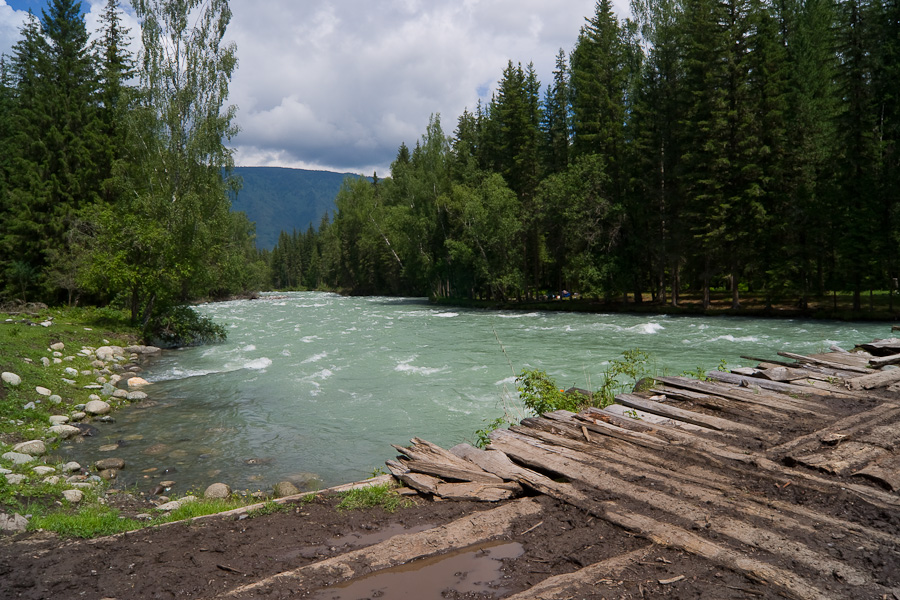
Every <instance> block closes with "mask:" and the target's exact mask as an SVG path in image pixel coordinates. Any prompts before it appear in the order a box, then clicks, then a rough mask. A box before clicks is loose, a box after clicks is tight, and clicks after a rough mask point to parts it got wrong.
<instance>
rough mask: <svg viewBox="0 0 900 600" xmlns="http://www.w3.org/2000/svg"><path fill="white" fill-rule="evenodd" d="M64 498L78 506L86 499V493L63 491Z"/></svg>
mask: <svg viewBox="0 0 900 600" xmlns="http://www.w3.org/2000/svg"><path fill="white" fill-rule="evenodd" d="M62 494H63V498H65V499H66V500H67V501H69V502H71V503H72V504H78V503H79V502H81V501H82V499H84V492H82V491H81V490H63V493H62Z"/></svg>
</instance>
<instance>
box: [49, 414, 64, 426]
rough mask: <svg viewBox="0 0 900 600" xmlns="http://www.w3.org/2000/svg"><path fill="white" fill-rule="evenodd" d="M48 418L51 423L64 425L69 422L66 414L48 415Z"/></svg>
mask: <svg viewBox="0 0 900 600" xmlns="http://www.w3.org/2000/svg"><path fill="white" fill-rule="evenodd" d="M49 420H50V423H51V424H52V425H65V424H66V423H68V422H69V417H67V416H66V415H50V419H49Z"/></svg>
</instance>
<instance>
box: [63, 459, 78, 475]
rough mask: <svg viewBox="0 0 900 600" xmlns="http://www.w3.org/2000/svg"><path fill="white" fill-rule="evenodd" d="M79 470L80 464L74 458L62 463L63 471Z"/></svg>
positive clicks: (73, 471) (75, 471) (74, 471)
mask: <svg viewBox="0 0 900 600" xmlns="http://www.w3.org/2000/svg"><path fill="white" fill-rule="evenodd" d="M80 470H81V465H79V464H78V463H77V462H75V461H74V460H73V461H71V462H67V463H66V464H64V465H63V473H77V472H78V471H80Z"/></svg>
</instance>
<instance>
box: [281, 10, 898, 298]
mask: <svg viewBox="0 0 900 600" xmlns="http://www.w3.org/2000/svg"><path fill="white" fill-rule="evenodd" d="M632 14H633V15H634V17H633V18H632V19H628V20H619V19H618V18H617V17H616V15H615V13H614V11H613V8H612V4H611V2H610V1H609V0H600V1H599V2H597V4H596V9H595V13H594V14H593V15H589V16H588V17H586V19H585V24H584V25H583V26H582V28H581V30H580V32H573V35H574V34H576V33H577V41H576V43H575V45H574V48H573V49H572V50H571V52H569V53H567V52H566V51H565V50H563V49H561V50H560V52H559V54H558V56H557V58H556V69H555V71H554V73H553V81H552V82H549V84H547V85H546V86H542V84H541V82H539V81H538V79H537V75H536V73H535V70H534V68H533V66H532V65H531V64H527V65H526V66H523V65H522V64H521V63H514V62H513V61H510V62H509V64H508V65H507V67H506V68H505V69H504V70H503V72H502V74H501V77H500V79H499V83H498V86H497V90H496V92H495V94H494V95H493V97H492V98H491V99H490V101H489V102H486V103H483V104H482V103H479V104H478V105H477V106H475V107H473V108H472V109H471V110H466V111H465V112H463V114H462V115H460V116H459V117H458V118H457V120H456V123H455V128H454V129H453V132H452V134H450V135H448V134H447V133H446V132H445V127H446V126H445V125H444V123H442V120H441V117H440V115H434V116H433V117H432V119H431V122H430V123H429V125H428V127H427V130H426V131H425V132H424V134H423V135H422V136H421V139H420V140H418V141H417V142H416V143H415V145H414V147H413V148H412V149H410V148H409V147H407V146H406V145H405V144H404V145H401V146H400V148H399V150H398V152H397V155H396V159H395V160H394V161H393V163H392V165H391V173H390V177H389V178H384V179H379V178H378V177H377V176H376V177H375V178H374V179H373V180H364V179H355V180H351V179H348V180H347V181H346V182H345V184H344V186H343V188H342V190H341V191H340V193H339V195H338V198H337V202H336V205H337V209H336V211H335V214H334V215H333V216H332V217H331V218H325V219H323V220H322V222H321V224H320V225H319V227H318V228H317V229H316V228H312V227H310V229H309V230H308V231H305V232H297V231H294V232H282V234H281V237H280V239H279V242H278V245H277V246H276V247H275V248H274V250H273V251H272V252H271V254H268V253H266V254H265V258H266V261H267V262H268V264H269V265H270V274H271V281H270V284H271V285H272V286H273V287H275V288H298V287H305V288H323V287H327V288H335V289H341V290H344V291H347V292H349V293H356V294H402V295H430V296H432V297H450V298H481V299H491V300H494V301H511V300H513V301H514V300H528V299H539V298H543V297H546V295H548V294H556V293H559V292H560V291H561V290H568V291H574V292H577V293H579V294H581V295H583V296H585V297H594V298H605V299H623V298H624V299H625V300H626V301H627V300H628V298H629V295H631V298H632V302H642V301H645V297H646V298H650V299H652V301H654V302H656V303H658V304H671V305H672V306H677V305H678V303H679V300H680V298H681V297H682V296H683V295H684V294H686V293H688V292H691V293H693V294H695V295H696V296H697V297H699V298H701V299H702V303H703V306H704V307H707V306H709V298H710V289H711V288H713V287H723V286H724V287H726V288H727V289H728V290H730V292H731V293H730V297H731V305H732V307H734V308H738V307H740V303H741V294H742V293H745V294H746V293H753V294H755V295H757V296H761V297H763V298H764V299H765V302H766V303H767V304H770V303H776V302H779V303H784V302H790V303H792V304H794V305H795V306H797V307H799V308H804V307H806V306H807V305H808V303H809V302H810V301H811V299H814V298H822V297H827V295H828V294H829V293H836V292H841V293H846V294H850V295H851V296H852V299H853V305H854V309H855V310H860V309H861V308H862V299H861V298H862V295H863V293H864V292H866V291H870V292H871V291H872V290H880V291H881V292H890V303H891V310H893V295H894V291H895V290H896V288H897V278H898V277H900V147H898V138H900V69H898V67H900V2H897V1H896V0H841V1H833V0H690V1H681V0H634V1H633V2H632Z"/></svg>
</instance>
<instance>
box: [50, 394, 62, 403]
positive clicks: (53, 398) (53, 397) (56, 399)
mask: <svg viewBox="0 0 900 600" xmlns="http://www.w3.org/2000/svg"><path fill="white" fill-rule="evenodd" d="M47 401H48V402H49V403H50V404H62V396H60V395H58V394H51V395H50V397H49V398H47Z"/></svg>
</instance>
